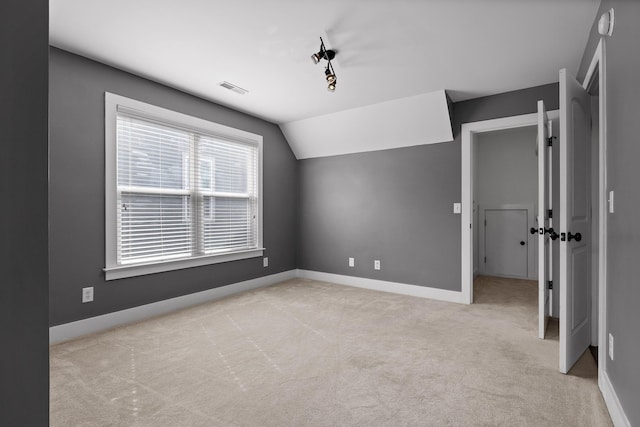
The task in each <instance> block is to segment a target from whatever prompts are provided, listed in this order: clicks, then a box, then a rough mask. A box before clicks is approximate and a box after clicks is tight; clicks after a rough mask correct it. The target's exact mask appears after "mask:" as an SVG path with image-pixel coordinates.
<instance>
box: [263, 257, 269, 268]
mask: <svg viewBox="0 0 640 427" xmlns="http://www.w3.org/2000/svg"><path fill="white" fill-rule="evenodd" d="M262 266H263V267H269V257H267V256H266V257H264V258H262Z"/></svg>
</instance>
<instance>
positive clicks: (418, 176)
mask: <svg viewBox="0 0 640 427" xmlns="http://www.w3.org/2000/svg"><path fill="white" fill-rule="evenodd" d="M538 99H543V100H544V101H545V104H546V105H547V106H548V108H549V109H557V108H558V85H557V84H549V85H544V86H539V87H534V88H529V89H524V90H519V91H515V92H508V93H504V94H500V95H494V96H489V97H484V98H478V99H474V100H469V101H464V102H458V103H455V104H454V105H453V131H454V134H455V136H456V137H455V140H454V141H453V142H448V143H442V144H432V145H423V146H418V147H408V148H399V149H394V150H386V151H377V152H370V153H359V154H350V155H345V156H336V157H324V158H316V159H306V160H301V161H300V162H299V170H298V173H299V178H298V179H299V185H300V196H299V203H300V205H299V227H300V228H299V233H298V236H299V240H298V267H299V268H301V269H307V270H314V271H321V272H328V273H335V274H344V275H351V276H357V277H366V278H374V279H380V280H388V281H393V282H400V283H408V284H414V285H420V286H430V287H435V288H440V289H448V290H454V291H459V290H460V262H461V261H460V216H459V215H456V214H453V203H454V202H459V201H460V192H461V188H460V185H461V182H460V163H461V159H460V146H461V145H460V141H461V140H460V126H461V124H462V123H466V122H474V121H479V120H487V119H493V118H498V117H508V116H514V115H519V114H527V113H532V112H535V110H536V102H537V100H538ZM348 257H355V258H356V266H355V268H349V267H348V264H347V259H348ZM375 259H379V260H381V270H380V271H375V270H374V269H373V261H374V260H375Z"/></svg>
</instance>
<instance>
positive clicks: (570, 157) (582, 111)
mask: <svg viewBox="0 0 640 427" xmlns="http://www.w3.org/2000/svg"><path fill="white" fill-rule="evenodd" d="M590 105H591V104H590V99H589V95H588V94H587V92H586V91H585V90H584V89H583V88H582V86H581V85H580V84H579V83H578V82H577V81H576V80H575V79H574V78H573V77H570V76H568V75H567V72H566V70H565V69H562V70H560V212H559V213H560V231H561V233H560V284H559V285H560V372H562V373H567V372H568V371H569V370H570V369H571V367H572V366H573V364H574V363H575V362H576V360H578V358H579V357H580V356H581V355H582V353H583V352H584V351H585V350H586V349H587V347H588V346H589V343H590V333H591V324H590V323H591V322H590V318H591V317H590V315H589V314H590V313H591V308H590V304H591V286H590V270H591V268H590V264H589V262H590V250H589V231H590V230H591V218H590V217H591V214H590V207H591V202H590V195H591V191H590V154H589V153H590V150H589V147H590V145H589V144H590V139H591V113H590Z"/></svg>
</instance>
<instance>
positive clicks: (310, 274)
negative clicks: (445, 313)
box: [296, 270, 463, 303]
mask: <svg viewBox="0 0 640 427" xmlns="http://www.w3.org/2000/svg"><path fill="white" fill-rule="evenodd" d="M296 276H297V277H299V278H302V279H312V280H318V281H322V282H329V283H335V284H338V285H346V286H353V287H356V288H364V289H371V290H374V291H382V292H389V293H394V294H401V295H410V296H414V297H420V298H429V299H435V300H439V301H447V302H455V303H462V302H463V300H462V293H461V292H458V291H449V290H446V289H438V288H430V287H427V286H417V285H409V284H406V283H397V282H387V281H385V280H377V279H367V278H364V277H355V276H344V275H341V274H333V273H323V272H320V271H310V270H297V273H296Z"/></svg>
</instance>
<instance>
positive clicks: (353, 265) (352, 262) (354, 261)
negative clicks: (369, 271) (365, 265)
mask: <svg viewBox="0 0 640 427" xmlns="http://www.w3.org/2000/svg"><path fill="white" fill-rule="evenodd" d="M355 265H356V260H355V259H353V258H349V267H355Z"/></svg>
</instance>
